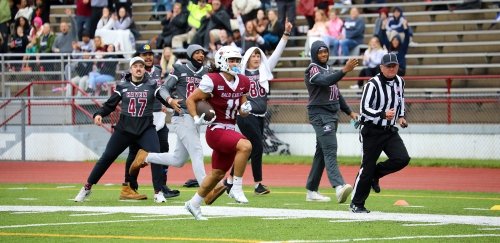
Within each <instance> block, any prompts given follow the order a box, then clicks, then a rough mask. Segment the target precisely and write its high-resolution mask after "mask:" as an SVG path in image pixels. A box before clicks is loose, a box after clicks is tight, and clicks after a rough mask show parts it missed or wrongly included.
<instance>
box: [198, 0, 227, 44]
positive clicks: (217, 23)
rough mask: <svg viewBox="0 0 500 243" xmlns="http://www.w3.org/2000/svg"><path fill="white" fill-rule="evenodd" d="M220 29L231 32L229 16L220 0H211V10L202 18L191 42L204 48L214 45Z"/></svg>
mask: <svg viewBox="0 0 500 243" xmlns="http://www.w3.org/2000/svg"><path fill="white" fill-rule="evenodd" d="M221 30H225V31H226V32H229V33H231V34H232V32H233V31H232V29H231V17H229V14H228V13H227V11H226V10H225V9H224V8H222V5H221V2H220V0H212V11H210V12H209V14H208V15H207V16H206V17H205V18H204V19H203V20H202V24H201V26H200V28H199V29H198V32H197V33H196V35H195V36H194V37H193V40H192V41H191V44H199V45H201V46H203V47H204V48H205V49H209V48H210V47H214V45H215V42H216V41H217V40H219V32H220V31H221Z"/></svg>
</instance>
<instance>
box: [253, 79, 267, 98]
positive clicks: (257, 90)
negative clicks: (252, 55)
mask: <svg viewBox="0 0 500 243" xmlns="http://www.w3.org/2000/svg"><path fill="white" fill-rule="evenodd" d="M249 93H250V97H252V98H256V97H258V96H261V97H262V96H265V95H266V90H265V89H264V88H262V87H261V86H260V85H258V84H257V82H255V81H250V92H249Z"/></svg>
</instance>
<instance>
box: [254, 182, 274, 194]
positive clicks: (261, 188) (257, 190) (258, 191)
mask: <svg viewBox="0 0 500 243" xmlns="http://www.w3.org/2000/svg"><path fill="white" fill-rule="evenodd" d="M254 192H255V195H264V194H268V193H270V192H271V191H269V188H267V186H264V185H262V183H259V185H258V186H257V188H255V190H254Z"/></svg>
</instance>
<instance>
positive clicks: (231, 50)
mask: <svg viewBox="0 0 500 243" xmlns="http://www.w3.org/2000/svg"><path fill="white" fill-rule="evenodd" d="M230 58H239V59H240V60H241V59H242V58H243V57H242V56H241V53H240V50H239V49H238V48H237V47H234V46H223V47H221V48H220V49H219V50H217V52H215V56H214V60H215V67H216V68H219V69H220V70H221V71H222V72H226V73H229V74H231V75H233V76H236V74H238V73H240V70H241V69H240V67H239V66H238V67H237V68H233V69H231V68H229V62H228V61H229V59H230Z"/></svg>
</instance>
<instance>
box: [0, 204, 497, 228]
mask: <svg viewBox="0 0 500 243" xmlns="http://www.w3.org/2000/svg"><path fill="white" fill-rule="evenodd" d="M1 211H3V212H94V213H96V212H101V213H130V214H153V215H171V216H178V215H189V213H188V212H187V211H186V210H185V209H184V207H183V206H115V207H91V206H8V205H4V206H0V212H1ZM202 211H203V215H205V216H207V217H220V216H230V217H263V218H280V217H281V218H283V217H285V218H294V217H295V218H296V217H299V218H326V219H332V220H335V219H338V220H340V219H344V220H366V221H375V220H382V221H398V222H408V223H443V224H466V225H480V226H492V227H499V226H500V217H491V216H466V215H442V214H409V213H382V212H371V213H369V214H354V213H351V212H348V211H347V210H346V211H332V210H303V209H279V208H252V207H216V206H204V207H202ZM162 220H165V219H162ZM80 223H81V222H80ZM5 227H6V226H0V228H5ZM21 227H22V226H21Z"/></svg>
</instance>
